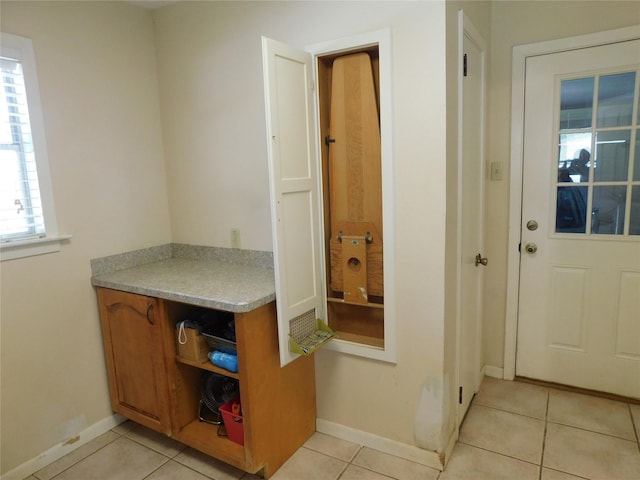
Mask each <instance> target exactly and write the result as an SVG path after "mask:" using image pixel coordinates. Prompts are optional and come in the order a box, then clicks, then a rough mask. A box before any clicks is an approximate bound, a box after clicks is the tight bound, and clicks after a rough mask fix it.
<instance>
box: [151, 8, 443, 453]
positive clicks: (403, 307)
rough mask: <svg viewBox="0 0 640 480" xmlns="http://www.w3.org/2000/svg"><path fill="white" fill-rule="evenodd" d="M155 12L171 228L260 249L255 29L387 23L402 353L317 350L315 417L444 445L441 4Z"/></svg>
mask: <svg viewBox="0 0 640 480" xmlns="http://www.w3.org/2000/svg"><path fill="white" fill-rule="evenodd" d="M153 16H154V21H155V23H156V41H157V50H158V67H159V68H158V70H159V82H160V93H161V109H162V124H163V132H164V133H163V138H164V146H165V152H166V160H167V174H168V178H169V198H170V208H171V225H172V233H173V238H174V240H175V241H179V242H186V243H196V244H207V245H217V246H229V245H230V234H229V231H230V229H231V228H234V227H238V228H240V229H241V231H242V243H243V247H244V248H251V249H265V250H271V226H270V219H269V203H268V202H269V193H268V171H267V156H266V152H267V147H266V133H265V120H264V118H265V116H264V97H263V83H262V63H261V62H262V60H261V42H260V38H261V36H262V35H265V36H268V37H271V38H274V39H276V40H280V41H283V42H287V43H289V44H291V45H293V46H297V47H299V48H301V49H302V48H304V47H305V46H307V45H312V44H315V43H319V42H324V41H329V40H335V39H338V38H341V37H345V36H349V35H354V34H358V33H364V32H369V31H374V30H378V29H381V28H391V29H392V36H393V40H392V43H393V66H392V68H393V82H394V89H393V102H394V107H393V108H394V117H393V131H394V165H395V190H396V198H395V199H394V200H395V214H396V227H397V228H396V232H395V236H396V247H397V248H396V252H395V254H396V273H397V278H396V290H397V292H398V296H397V309H396V312H395V317H396V319H397V324H398V344H399V349H398V350H399V354H398V363H397V365H392V364H385V363H380V362H376V361H371V360H367V359H363V358H356V357H351V356H348V355H345V354H339V353H336V352H332V351H320V352H319V353H318V354H317V357H316V358H317V362H316V367H317V372H316V384H317V392H318V394H317V399H318V417H319V418H321V419H323V420H327V421H330V422H335V423H338V424H341V425H345V426H348V427H351V428H355V429H358V430H362V431H365V432H369V433H372V434H375V435H379V436H382V437H386V438H390V439H393V440H397V441H400V442H403V443H406V444H410V445H414V444H419V445H421V446H423V447H425V448H427V449H431V450H441V449H442V447H443V443H444V441H446V438H444V440H443V437H447V435H448V434H449V432H448V431H445V432H441V426H442V424H443V422H444V423H445V424H446V425H447V427H446V428H445V430H447V429H448V424H449V422H448V419H449V416H450V415H451V413H452V406H451V400H452V399H450V398H448V396H447V395H446V392H445V390H444V388H443V385H444V384H445V382H451V381H452V380H453V379H445V377H444V373H445V368H444V364H443V362H444V258H443V251H444V249H445V230H444V225H445V214H446V209H445V200H446V199H445V193H446V192H445V180H446V179H445V173H446V162H445V159H446V155H447V152H446V145H445V115H446V113H445V103H446V102H445V5H444V2H336V3H327V2H180V3H178V4H176V5H173V6H170V7H165V8H162V9H160V10H158V11H155V12H154V14H153ZM447 384H448V383H447ZM423 387H424V388H423ZM421 399H422V403H421V404H420V405H421V406H422V407H421V410H420V411H418V405H419V401H421ZM425 402H426V403H425ZM425 405H426V406H427V407H428V408H425ZM416 417H417V418H416ZM442 418H444V421H443V420H442ZM416 425H418V431H417V432H415V434H416V435H417V437H418V438H420V439H421V440H420V442H416V440H415V439H414V430H415V429H416Z"/></svg>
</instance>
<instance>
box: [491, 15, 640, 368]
mask: <svg viewBox="0 0 640 480" xmlns="http://www.w3.org/2000/svg"><path fill="white" fill-rule="evenodd" d="M635 38H640V25H634V26H631V27H624V28H619V29H616V30H607V31H604V32H597V33H591V34H587V35H580V36H575V37H568V38H562V39H558V40H550V41H545V42H538V43H531V44H527V45H520V46H516V47H514V48H513V56H512V67H511V68H512V70H511V151H510V176H509V186H510V189H509V191H510V193H509V232H508V233H509V239H508V243H507V249H508V251H507V292H506V312H505V332H504V333H505V335H504V358H503V372H502V374H503V378H504V379H505V380H513V379H514V378H515V373H516V345H517V339H518V299H519V295H520V235H521V229H522V214H521V212H522V171H523V163H524V113H525V112H524V98H525V65H526V60H527V58H528V57H534V56H538V55H548V54H552V53H558V52H563V51H569V50H578V49H582V48H589V47H596V46H599V45H606V44H609V43H617V42H621V41H625V40H631V39H635Z"/></svg>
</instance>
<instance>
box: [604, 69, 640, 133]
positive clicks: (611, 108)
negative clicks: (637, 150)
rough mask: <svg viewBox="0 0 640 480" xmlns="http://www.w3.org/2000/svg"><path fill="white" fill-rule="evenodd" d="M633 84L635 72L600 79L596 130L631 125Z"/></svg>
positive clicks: (634, 82) (605, 76)
mask: <svg viewBox="0 0 640 480" xmlns="http://www.w3.org/2000/svg"><path fill="white" fill-rule="evenodd" d="M635 84H636V73H635V72H626V73H618V74H616V75H604V76H602V77H600V87H599V88H598V128H602V127H619V126H622V125H631V115H632V112H633V91H634V89H635Z"/></svg>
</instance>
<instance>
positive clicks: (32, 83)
mask: <svg viewBox="0 0 640 480" xmlns="http://www.w3.org/2000/svg"><path fill="white" fill-rule="evenodd" d="M0 45H1V50H0V72H1V74H2V85H1V87H2V91H1V92H0V258H1V259H2V260H10V259H14V258H20V257H24V256H30V255H39V254H43V253H50V252H54V251H58V250H59V249H60V240H63V239H64V238H69V237H68V236H66V237H61V236H60V235H58V229H57V225H56V218H55V210H54V204H53V193H52V189H51V181H50V178H49V166H48V160H47V149H46V143H45V136H44V123H43V118H42V110H41V108H40V95H39V89H38V83H37V77H36V69H35V59H34V55H33V46H32V43H31V40H29V39H27V38H22V37H17V36H15V35H9V34H5V33H2V39H1V44H0Z"/></svg>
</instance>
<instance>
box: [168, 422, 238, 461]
mask: <svg viewBox="0 0 640 480" xmlns="http://www.w3.org/2000/svg"><path fill="white" fill-rule="evenodd" d="M174 438H175V439H176V440H178V441H180V442H182V443H185V444H187V445H191V446H192V447H194V448H196V449H197V450H200V451H201V452H204V453H207V454H209V455H211V456H213V457H216V458H218V459H220V460H222V461H223V462H225V463H229V464H231V465H233V466H235V467H237V468H240V469H244V468H245V467H246V462H245V451H244V447H243V446H242V445H239V444H237V443H235V442H232V441H231V440H229V438H228V437H221V436H219V435H218V425H212V424H210V423H206V422H201V421H199V420H198V419H196V420H194V421H193V422H191V423H189V424H187V425H185V426H184V427H183V428H182V429H181V430H180V431H179V432H177V433H176V434H175V435H174Z"/></svg>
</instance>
